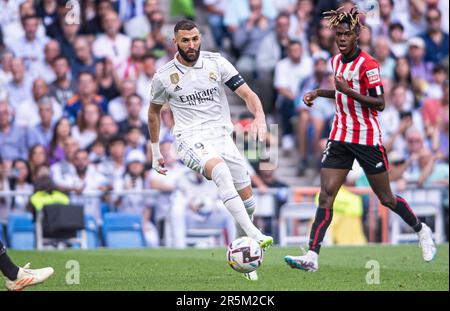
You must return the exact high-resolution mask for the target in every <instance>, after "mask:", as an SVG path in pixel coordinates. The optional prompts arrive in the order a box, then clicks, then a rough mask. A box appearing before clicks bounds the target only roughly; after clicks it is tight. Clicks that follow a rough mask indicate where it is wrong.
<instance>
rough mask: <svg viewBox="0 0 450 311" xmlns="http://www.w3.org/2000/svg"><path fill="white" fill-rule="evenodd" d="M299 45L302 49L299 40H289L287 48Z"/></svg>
mask: <svg viewBox="0 0 450 311" xmlns="http://www.w3.org/2000/svg"><path fill="white" fill-rule="evenodd" d="M297 44H298V45H300V46H301V47H303V44H302V43H301V42H300V41H299V40H292V39H291V40H289V44H288V46H289V47H291V46H292V45H297Z"/></svg>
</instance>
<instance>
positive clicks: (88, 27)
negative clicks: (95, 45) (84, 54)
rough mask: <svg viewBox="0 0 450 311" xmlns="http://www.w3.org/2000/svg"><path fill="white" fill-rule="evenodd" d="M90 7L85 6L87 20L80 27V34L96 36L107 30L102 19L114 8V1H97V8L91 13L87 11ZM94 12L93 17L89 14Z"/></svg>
mask: <svg viewBox="0 0 450 311" xmlns="http://www.w3.org/2000/svg"><path fill="white" fill-rule="evenodd" d="M88 9H90V7H89V6H85V11H84V12H83V13H84V18H85V19H86V21H85V22H84V23H83V26H82V27H81V29H80V34H83V35H92V36H95V35H98V34H100V33H103V32H104V31H105V30H104V28H103V27H104V26H103V23H102V20H103V18H104V16H105V15H106V13H108V12H110V11H113V10H114V6H113V4H112V2H111V1H110V0H98V1H95V10H94V11H92V13H91V14H89V12H87V10H88ZM92 14H94V16H93V17H92V16H89V15H92Z"/></svg>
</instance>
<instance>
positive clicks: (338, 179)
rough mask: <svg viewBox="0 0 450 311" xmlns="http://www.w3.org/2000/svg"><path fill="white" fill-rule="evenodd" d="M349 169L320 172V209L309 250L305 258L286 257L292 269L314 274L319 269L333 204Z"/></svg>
mask: <svg viewBox="0 0 450 311" xmlns="http://www.w3.org/2000/svg"><path fill="white" fill-rule="evenodd" d="M348 172H349V170H348V169H331V168H322V169H321V170H320V194H319V207H318V208H317V211H316V216H315V219H314V223H313V225H312V228H311V232H310V235H309V250H308V252H307V253H306V254H305V255H303V256H289V255H288V256H286V257H284V260H285V261H286V263H287V264H288V265H290V266H291V267H292V268H297V269H301V270H305V271H311V272H314V271H316V270H317V269H318V268H319V263H318V257H319V252H320V246H321V244H322V241H323V238H324V236H325V233H326V231H327V228H328V226H329V225H330V223H331V220H332V219H333V203H334V200H335V198H336V195H337V193H338V192H339V189H340V188H341V186H342V184H343V183H344V181H345V178H346V177H347V174H348Z"/></svg>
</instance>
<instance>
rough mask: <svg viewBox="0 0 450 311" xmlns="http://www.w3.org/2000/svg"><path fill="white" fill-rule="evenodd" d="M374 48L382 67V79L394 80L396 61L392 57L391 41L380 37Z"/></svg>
mask: <svg viewBox="0 0 450 311" xmlns="http://www.w3.org/2000/svg"><path fill="white" fill-rule="evenodd" d="M374 46H375V49H374V52H375V59H376V60H377V61H378V64H379V65H380V74H381V77H382V78H384V77H386V78H389V79H393V78H394V69H395V60H394V58H392V56H391V51H390V47H389V40H388V39H387V38H385V37H379V38H378V39H376V40H375V42H374Z"/></svg>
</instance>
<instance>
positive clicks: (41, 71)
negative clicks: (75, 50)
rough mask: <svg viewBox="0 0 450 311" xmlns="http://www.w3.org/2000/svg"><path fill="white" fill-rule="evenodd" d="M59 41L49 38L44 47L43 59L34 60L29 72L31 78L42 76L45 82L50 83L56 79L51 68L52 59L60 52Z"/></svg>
mask: <svg viewBox="0 0 450 311" xmlns="http://www.w3.org/2000/svg"><path fill="white" fill-rule="evenodd" d="M60 52H61V51H60V48H59V43H58V41H56V40H53V39H52V40H49V41H48V42H47V44H46V45H45V47H44V60H43V61H39V62H34V63H33V64H32V65H31V67H30V70H29V72H30V73H31V74H32V75H33V78H34V79H36V78H42V79H44V80H45V82H46V83H47V84H50V83H52V82H53V81H55V79H56V74H55V71H54V69H53V61H54V60H55V59H56V57H58V56H59V54H60Z"/></svg>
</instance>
